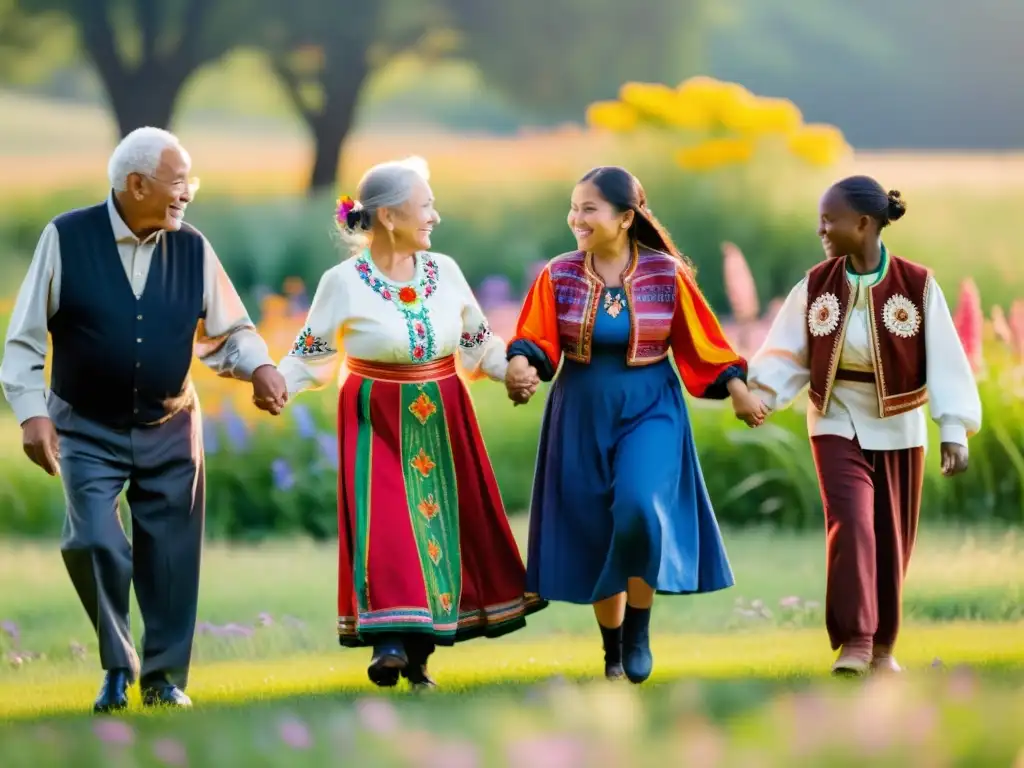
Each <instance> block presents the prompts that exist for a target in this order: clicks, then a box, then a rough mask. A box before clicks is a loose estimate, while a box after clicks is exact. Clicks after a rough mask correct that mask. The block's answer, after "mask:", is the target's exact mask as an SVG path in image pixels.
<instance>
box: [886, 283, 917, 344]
mask: <svg viewBox="0 0 1024 768" xmlns="http://www.w3.org/2000/svg"><path fill="white" fill-rule="evenodd" d="M882 322H883V323H884V324H885V327H886V329H887V330H888V331H889V333H891V334H893V335H894V336H899V337H900V338H901V339H909V338H910V337H911V336H916V335H917V332H918V331H919V330H920V329H921V313H920V312H918V311H917V307H915V306H914V302H912V301H911V300H910V299H908V298H907V297H906V296H901V295H900V294H898V293H897V294H896V295H895V296H890V297H889V300H888V301H886V302H885V306H883V307H882Z"/></svg>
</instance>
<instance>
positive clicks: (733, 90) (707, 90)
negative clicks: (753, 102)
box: [676, 76, 753, 123]
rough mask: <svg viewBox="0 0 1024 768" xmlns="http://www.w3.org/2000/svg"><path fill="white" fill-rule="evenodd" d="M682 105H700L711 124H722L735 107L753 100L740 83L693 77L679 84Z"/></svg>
mask: <svg viewBox="0 0 1024 768" xmlns="http://www.w3.org/2000/svg"><path fill="white" fill-rule="evenodd" d="M676 93H677V96H678V97H679V99H680V100H681V102H682V103H685V104H692V105H699V107H700V108H701V109H703V111H704V112H705V113H706V114H707V115H708V120H709V122H710V123H722V122H723V118H724V116H725V115H726V114H728V113H729V112H730V110H733V109H735V105H736V104H738V103H743V102H745V101H746V100H748V99H752V98H753V96H752V95H751V93H750V91H748V90H747V89H746V88H744V87H743V86H742V85H740V84H739V83H728V82H723V81H721V80H715V79H714V78H713V77H704V76H698V77H691V78H690V79H689V80H684V81H683V82H682V83H680V84H679V88H678V89H677V91H676Z"/></svg>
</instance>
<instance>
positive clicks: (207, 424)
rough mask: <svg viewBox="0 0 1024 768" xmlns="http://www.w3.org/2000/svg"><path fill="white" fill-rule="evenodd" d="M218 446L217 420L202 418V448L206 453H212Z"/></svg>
mask: <svg viewBox="0 0 1024 768" xmlns="http://www.w3.org/2000/svg"><path fill="white" fill-rule="evenodd" d="M219 447H220V435H219V434H218V433H217V422H216V420H215V419H212V418H210V417H205V418H204V419H203V450H204V451H205V452H206V453H209V454H214V453H216V452H217V450H218V448H219Z"/></svg>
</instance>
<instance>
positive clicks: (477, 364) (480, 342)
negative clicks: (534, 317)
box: [448, 259, 508, 381]
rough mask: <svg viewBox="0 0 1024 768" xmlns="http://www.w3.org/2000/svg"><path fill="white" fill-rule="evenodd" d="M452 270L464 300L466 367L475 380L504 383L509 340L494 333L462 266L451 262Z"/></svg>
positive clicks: (461, 346) (463, 355) (462, 357)
mask: <svg viewBox="0 0 1024 768" xmlns="http://www.w3.org/2000/svg"><path fill="white" fill-rule="evenodd" d="M448 269H449V270H451V271H452V272H453V275H452V279H453V281H454V282H455V283H456V285H457V288H458V292H459V294H460V296H461V298H462V335H461V337H460V338H459V359H460V360H461V362H462V367H463V369H464V370H465V371H466V373H467V374H469V375H470V376H471V377H478V376H480V375H481V374H483V375H484V376H486V377H487V378H489V379H492V380H494V381H504V380H505V370H506V369H507V368H508V360H507V359H506V355H505V340H504V339H502V338H501V337H500V336H498V335H497V334H496V333H494V331H492V330H491V324H490V323H489V322H488V320H487V317H486V316H485V315H484V313H483V310H482V309H481V308H480V303H479V302H478V301H477V299H476V295H475V294H474V293H473V289H472V288H470V287H469V282H468V281H467V280H466V277H465V275H463V274H462V270H461V269H459V266H458V264H456V263H455V261H454V260H452V259H449V260H448Z"/></svg>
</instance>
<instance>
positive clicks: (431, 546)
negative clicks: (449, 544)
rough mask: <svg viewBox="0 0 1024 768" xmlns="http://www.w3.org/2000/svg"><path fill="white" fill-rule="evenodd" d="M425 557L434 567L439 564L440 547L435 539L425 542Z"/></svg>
mask: <svg viewBox="0 0 1024 768" xmlns="http://www.w3.org/2000/svg"><path fill="white" fill-rule="evenodd" d="M427 556H428V557H429V558H430V560H431V561H432V562H433V563H434V565H437V564H438V563H440V562H441V545H440V544H438V543H437V539H431V540H430V541H428V542H427Z"/></svg>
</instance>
